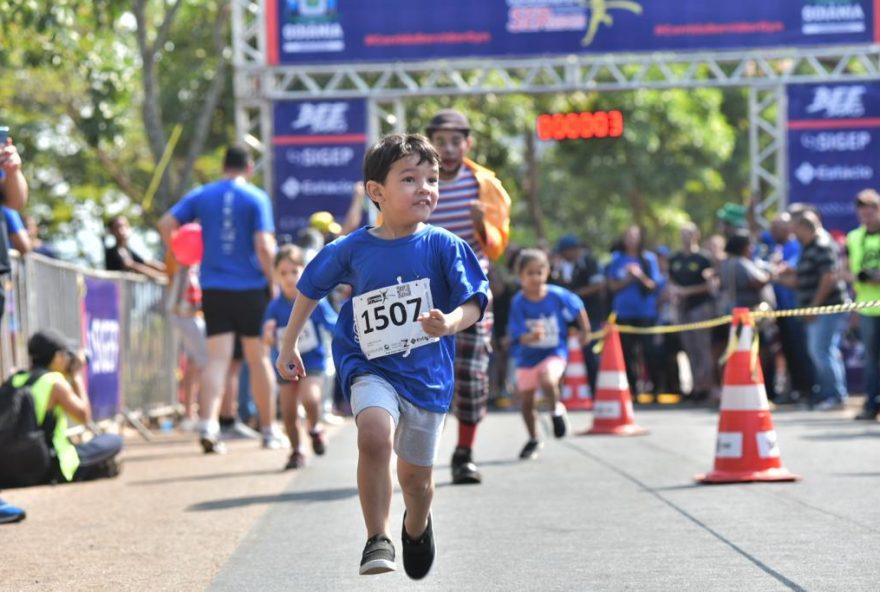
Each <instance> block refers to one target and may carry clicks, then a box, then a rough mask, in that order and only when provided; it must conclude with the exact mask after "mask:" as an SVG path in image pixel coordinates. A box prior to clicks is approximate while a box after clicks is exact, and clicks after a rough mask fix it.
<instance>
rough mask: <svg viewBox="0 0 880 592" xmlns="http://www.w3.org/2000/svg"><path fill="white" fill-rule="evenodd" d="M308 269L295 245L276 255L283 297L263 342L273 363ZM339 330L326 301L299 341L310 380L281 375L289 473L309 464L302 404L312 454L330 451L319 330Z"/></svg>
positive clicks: (271, 311) (274, 305)
mask: <svg viewBox="0 0 880 592" xmlns="http://www.w3.org/2000/svg"><path fill="white" fill-rule="evenodd" d="M304 267H305V256H304V254H303V251H302V249H300V248H299V247H297V246H295V245H285V246H283V247H281V248H280V249H279V250H278V254H277V255H275V264H274V268H275V282H276V283H277V284H278V285H279V286H280V287H281V295H280V296H278V297H277V298H275V299H274V300H273V301H272V302H270V303H269V306H268V307H267V308H266V316H265V319H264V324H263V339H264V340H265V341H266V344H267V345H269V346H271V347H272V361H273V363H274V361H275V360H276V359H277V358H278V349H277V348H278V347H280V345H281V342H282V339H283V338H284V330H285V329H286V328H287V320H288V319H289V318H290V311H292V310H293V301H294V299H295V298H296V297H297V296H298V294H299V291H298V290H297V289H296V283H297V282H298V281H299V276H300V274H301V273H302V270H303V268H304ZM335 326H336V312H334V310H333V308H332V307H331V306H330V305H329V304H328V303H327V301H326V300H321V301H320V302H319V303H318V306H317V307H316V308H315V310H314V312H312V314H311V316H310V317H309V320H308V321H307V322H306V324H305V326H304V327H303V331H302V333H301V334H300V338H299V349H300V353H301V354H302V358H303V363H304V364H305V370H306V377H305V378H303V379H302V380H300V381H299V382H291V381H289V380H284V378H283V377H281V376H280V375H279V377H278V384H279V391H280V396H281V418H282V420H283V421H284V428H285V429H286V430H287V437H288V438H289V439H290V447H291V452H290V459H289V460H288V461H287V465H286V466H285V467H284V468H285V469H298V468H300V467H302V466H303V465H304V464H305V456H304V455H303V453H302V448H301V445H300V437H299V436H300V435H299V403H300V401H302V404H303V407H305V410H306V420H307V422H308V426H309V437H310V438H311V440H312V450H313V451H314V453H315V454H317V455H322V454H324V452H325V450H326V448H327V446H326V438H325V435H324V430H323V428H322V427H321V425H320V424H319V420H320V417H321V389H322V388H323V386H324V373H325V371H326V369H327V352H326V350H325V349H324V344H323V341H322V339H321V334H320V331H319V330H320V329H323V330H326V331H327V332H330V333H332V332H333V328H334V327H335Z"/></svg>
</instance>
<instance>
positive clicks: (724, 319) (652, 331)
mask: <svg viewBox="0 0 880 592" xmlns="http://www.w3.org/2000/svg"><path fill="white" fill-rule="evenodd" d="M876 308H880V300H868V301H865V302H850V303H847V304H835V305H832V306H813V307H806V308H791V309H787V310H766V309H758V310H752V311H749V316H750V317H751V318H752V319H776V318H781V317H799V316H805V317H808V316H818V315H828V314H838V313H841V312H855V311H859V310H865V309H876ZM732 320H733V316H732V315H729V314H728V315H723V316H720V317H717V318H714V319H707V320H705V321H698V322H696V323H681V324H678V325H657V326H655V327H633V326H631V325H617V330H618V331H619V332H621V333H630V334H634V335H661V334H666V333H679V332H683V331H699V330H701V329H711V328H712V327H720V326H721V325H727V324H730V322H731V321H732ZM609 322H612V321H611V317H609ZM605 333H606V329H602V330H601V331H594V332H593V333H591V335H592V337H593V339H596V340H599V341H600V342H601V340H602V339H604V338H605ZM755 334H757V331H755ZM598 345H599V344H597V346H598ZM734 346H735V342H734ZM729 347H730V345H729V344H728V348H729ZM593 351H596V353H598V352H599V351H601V347H599V349H598V350H597V349H596V348H595V347H594V348H593Z"/></svg>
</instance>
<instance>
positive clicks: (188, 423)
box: [177, 417, 199, 432]
mask: <svg viewBox="0 0 880 592" xmlns="http://www.w3.org/2000/svg"><path fill="white" fill-rule="evenodd" d="M177 429H179V430H180V431H181V432H195V431H198V429H199V420H197V419H190V418H188V417H187V418H184V419H181V420H180V423H179V424H177Z"/></svg>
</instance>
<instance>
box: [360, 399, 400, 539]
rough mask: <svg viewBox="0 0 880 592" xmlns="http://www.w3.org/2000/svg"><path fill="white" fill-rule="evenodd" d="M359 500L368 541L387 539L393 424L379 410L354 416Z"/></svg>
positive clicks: (364, 411) (388, 530)
mask: <svg viewBox="0 0 880 592" xmlns="http://www.w3.org/2000/svg"><path fill="white" fill-rule="evenodd" d="M356 423H357V428H358V468H357V482H358V496H359V497H360V500H361V511H362V512H363V514H364V525H365V526H366V527H367V538H370V537H373V536H375V535H377V534H386V535H388V534H389V533H390V532H391V530H390V529H389V525H388V515H389V514H390V513H391V491H392V484H391V451H392V443H391V437H392V435H393V434H394V420H393V419H392V418H391V415H390V414H389V413H388V412H387V411H386V410H384V409H382V408H381V407H368V408H367V409H364V410H363V411H361V412H360V413H359V414H358V416H357V420H356Z"/></svg>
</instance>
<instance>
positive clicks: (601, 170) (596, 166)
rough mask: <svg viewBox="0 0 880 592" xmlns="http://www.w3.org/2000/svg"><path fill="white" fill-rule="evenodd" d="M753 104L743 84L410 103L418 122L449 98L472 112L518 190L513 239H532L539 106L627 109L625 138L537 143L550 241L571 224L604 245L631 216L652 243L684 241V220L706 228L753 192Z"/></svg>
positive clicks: (484, 152)
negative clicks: (532, 162)
mask: <svg viewBox="0 0 880 592" xmlns="http://www.w3.org/2000/svg"><path fill="white" fill-rule="evenodd" d="M746 105H747V99H746V95H745V92H744V91H742V90H727V91H722V90H717V89H696V90H663V91H647V90H645V91H638V92H619V93H587V92H578V93H571V94H567V95H541V96H527V95H510V96H507V95H505V96H497V95H489V96H487V97H458V98H455V99H453V100H448V99H441V98H431V99H419V100H418V101H411V102H408V103H407V109H406V114H407V121H408V128H409V129H410V130H424V128H425V125H426V123H427V121H428V120H429V119H430V117H431V116H432V115H433V113H434V112H435V111H436V110H438V109H441V108H444V107H453V108H457V109H460V110H461V111H463V112H465V113H467V114H468V116H469V118H470V121H471V126H472V128H473V136H474V139H475V143H474V148H473V150H472V153H471V155H472V157H473V158H474V159H475V160H477V161H478V162H481V163H482V164H485V165H486V166H489V167H490V168H492V169H494V170H495V171H496V172H497V174H498V176H499V178H500V179H502V181H503V182H504V185H505V187H506V188H507V190H508V191H509V192H510V194H511V197H512V199H513V219H512V233H511V234H512V237H513V240H514V241H516V242H519V243H521V244H526V245H534V244H536V241H537V233H536V231H535V225H534V219H533V216H532V215H531V213H530V212H529V210H528V208H527V207H526V192H525V189H526V187H525V185H526V182H527V180H526V177H527V168H528V167H527V163H526V161H525V158H526V150H525V141H524V138H525V136H526V134H533V133H535V123H536V119H537V116H538V115H539V114H541V113H567V112H580V111H596V110H612V109H617V110H620V111H622V112H623V113H624V117H625V131H624V136H623V137H622V138H620V139H610V138H605V139H589V140H562V141H556V142H553V141H550V142H541V143H539V146H538V151H537V152H538V155H537V158H538V170H539V178H538V179H537V192H538V196H539V203H540V206H541V210H542V212H543V216H544V222H545V226H546V228H547V239H548V240H549V242H550V243H553V242H555V240H556V239H557V238H558V237H560V236H562V235H563V234H568V233H573V234H576V235H578V236H580V237H581V238H582V239H583V240H584V241H586V242H588V243H589V244H592V245H595V246H596V248H597V250H598V251H604V250H607V249H608V248H609V247H610V245H611V244H612V242H613V241H614V240H615V239H617V238H618V237H619V236H620V234H621V233H622V232H623V230H624V229H625V227H626V226H628V225H630V224H633V223H636V224H640V225H643V226H644V227H645V229H646V236H647V237H648V238H649V242H650V243H651V244H653V245H656V244H661V243H666V244H669V245H671V246H676V245H677V244H678V233H677V227H678V225H679V224H680V223H681V222H683V221H685V220H693V221H694V222H696V223H697V224H698V225H699V226H700V227H701V228H702V229H703V231H704V233H705V234H708V233H710V232H712V231H713V229H714V215H715V211H716V210H717V209H718V208H719V207H720V206H721V204H722V203H723V202H725V201H736V202H743V201H744V200H745V198H746V197H747V188H748V120H747V118H746Z"/></svg>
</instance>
